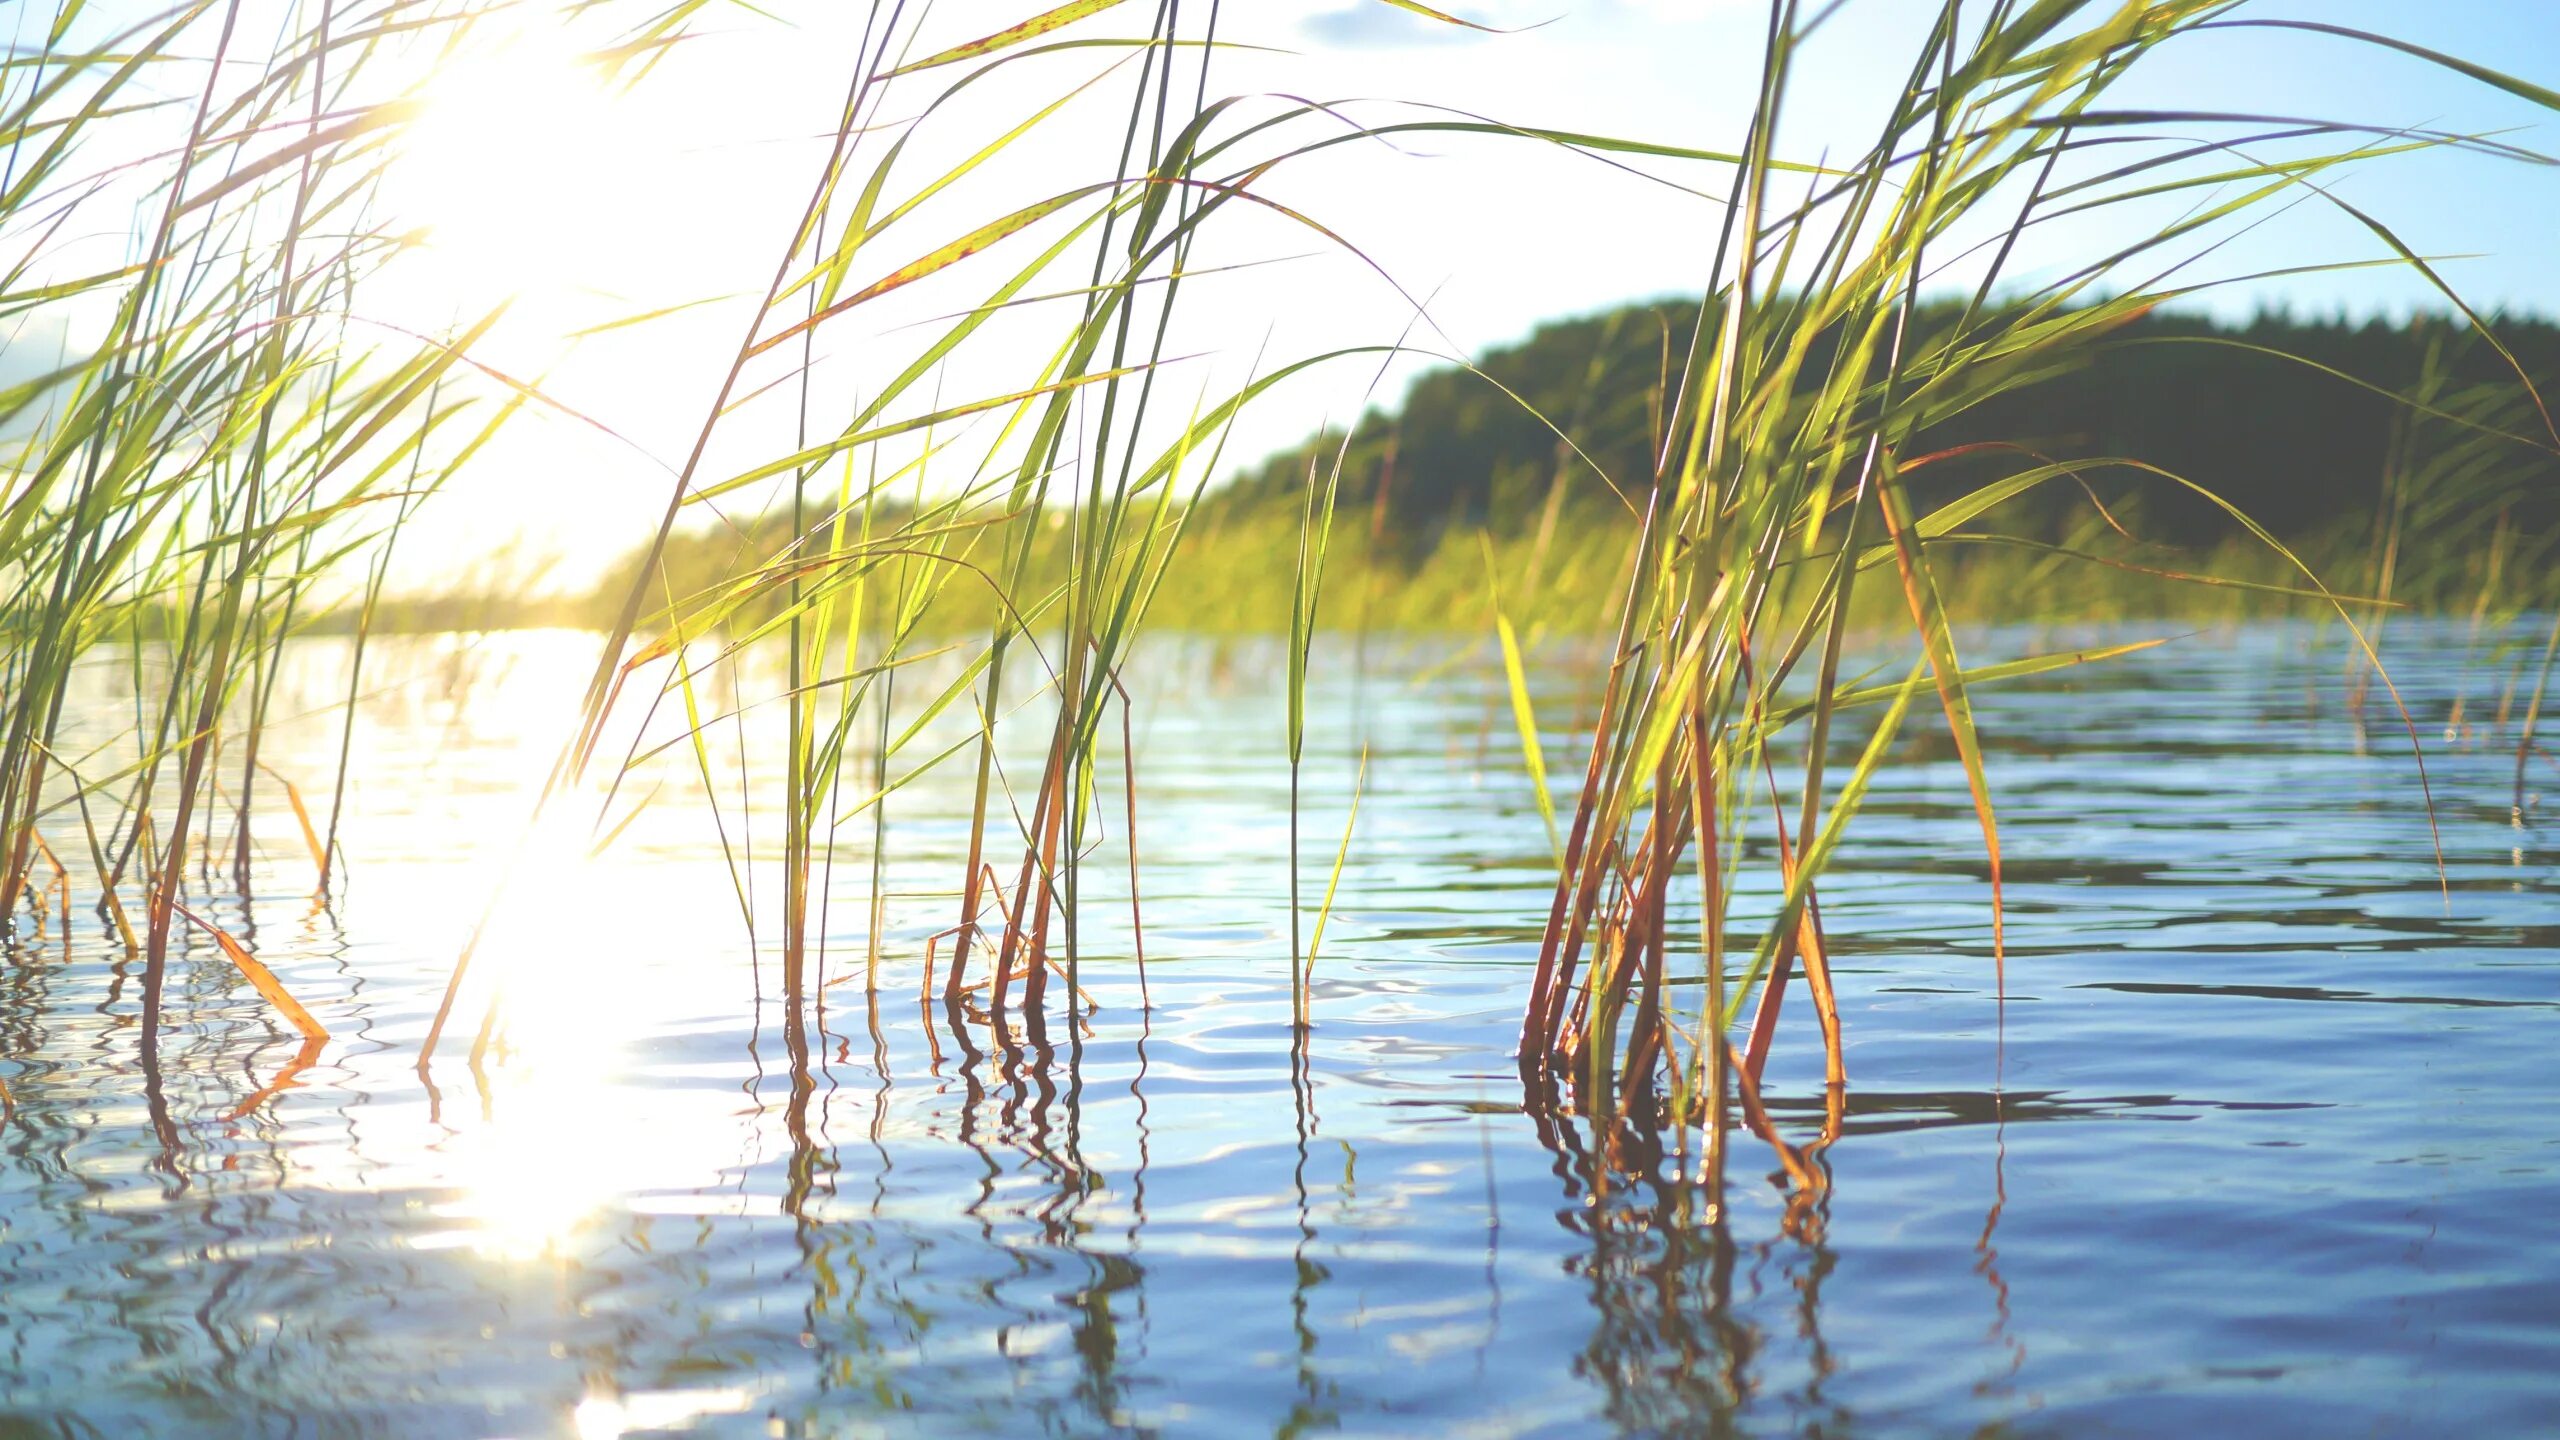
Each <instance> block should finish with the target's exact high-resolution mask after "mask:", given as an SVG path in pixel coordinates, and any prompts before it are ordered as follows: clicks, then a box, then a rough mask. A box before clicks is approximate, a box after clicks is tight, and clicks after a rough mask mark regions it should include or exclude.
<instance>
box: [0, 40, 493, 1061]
mask: <svg viewBox="0 0 2560 1440" xmlns="http://www.w3.org/2000/svg"><path fill="white" fill-rule="evenodd" d="M51 9H52V12H53V15H52V19H51V21H50V23H49V24H48V25H46V26H44V27H43V28H42V30H41V33H40V34H39V35H35V36H33V38H34V39H35V40H36V46H35V48H34V49H33V50H32V51H30V52H26V53H17V54H13V55H12V57H11V59H10V63H9V67H8V70H7V74H6V79H5V81H0V243H4V244H5V245H6V248H7V253H8V255H9V257H10V258H9V259H8V261H7V262H6V264H7V267H8V268H7V270H6V272H5V279H0V291H5V300H0V307H5V310H6V313H7V316H8V318H9V323H10V324H11V325H12V327H13V330H14V337H15V338H14V339H13V341H12V358H13V359H16V358H17V357H18V356H20V355H23V354H26V353H28V350H27V349H25V348H20V345H21V342H25V343H26V344H27V345H28V346H29V347H32V346H33V345H35V344H39V343H42V338H43V337H45V336H46V335H48V334H51V335H54V336H56V337H58V340H57V341H56V342H55V345H54V348H55V349H56V350H57V352H58V353H57V354H55V355H54V356H52V357H50V363H46V364H43V365H41V366H39V367H38V369H37V370H36V371H35V373H33V374H31V375H27V376H25V377H24V378H21V379H19V380H18V381H17V382H16V383H14V384H12V385H10V386H8V387H7V388H6V389H5V390H0V433H5V434H6V435H7V437H8V438H7V440H6V442H5V448H0V582H5V591H6V593H7V594H8V595H9V597H10V598H9V600H8V601H7V602H6V604H5V606H0V696H4V697H5V700H0V732H5V733H0V917H14V915H15V914H16V911H17V909H18V906H19V903H20V901H21V899H22V897H25V896H26V895H28V894H29V892H30V885H31V882H32V881H33V880H34V878H35V877H37V876H38V875H39V874H40V873H41V872H40V871H39V870H38V868H37V867H38V866H39V865H40V864H41V865H44V866H47V867H54V866H55V865H56V862H55V861H54V860H53V859H52V858H51V857H52V850H53V849H54V848H55V846H53V845H49V844H48V842H47V840H46V837H45V830H46V828H47V827H48V826H49V825H51V826H56V827H59V828H56V829H55V832H54V834H55V839H56V842H60V841H62V840H64V839H65V838H66V837H68V836H71V835H76V836H77V837H78V845H79V848H82V849H85V851H86V856H85V858H86V860H87V861H88V862H89V864H90V865H91V867H93V874H92V875H91V876H90V877H89V889H90V891H91V893H92V895H93V897H94V899H95V902H96V904H97V906H98V908H99V911H100V914H101V916H102V917H103V918H104V920H105V921H106V922H107V923H108V925H109V926H110V927H111V932H112V933H113V934H115V935H117V936H119V937H120V938H121V939H122V940H123V942H124V943H125V944H126V945H128V946H129V947H131V948H132V949H133V950H135V951H137V952H139V953H140V955H141V957H142V970H141V982H142V983H141V987H140V991H141V1007H142V1026H141V1030H140V1037H141V1046H142V1050H143V1054H144V1058H145V1059H146V1061H148V1060H151V1059H153V1058H154V1056H155V1052H156V1046H157V1043H158V1036H159V1031H160V1028H161V1020H162V1017H161V1002H162V996H163V993H164V989H165V983H166V975H167V969H168V966H169V962H170V958H171V955H172V953H173V950H174V949H175V948H177V946H178V945H179V943H180V937H181V936H182V934H183V933H184V929H185V927H186V926H188V925H195V926H198V927H200V928H204V929H206V930H208V931H210V932H211V934H212V938H213V939H214V940H215V941H216V942H217V943H218V948H219V949H220V950H221V951H222V953H223V954H225V955H226V956H227V957H229V958H230V959H231V960H232V961H233V962H235V963H236V964H237V965H238V967H239V968H240V970H241V971H242V972H243V974H244V976H245V978H247V979H248V980H249V981H250V982H251V983H252V984H254V985H255V986H256V987H257V988H258V989H259V990H260V991H261V992H263V993H265V994H267V995H268V996H269V998H270V999H272V1000H273V1001H274V1002H275V1003H276V1004H277V1006H278V1007H279V1008H280V1009H281V1010H282V1011H283V1012H284V1013H285V1015H286V1016H287V1017H288V1019H290V1020H291V1021H292V1023H293V1024H294V1025H295V1026H296V1027H297V1028H299V1029H300V1030H302V1031H303V1033H304V1034H305V1035H306V1036H317V1035H319V1034H321V1033H324V1031H323V1027H322V1026H321V1025H320V1023H319V1022H318V1021H317V1020H316V1019H314V1018H312V1017H311V1016H310V1014H309V1013H308V1012H306V1011H304V1010H303V1009H302V1007H301V1006H299V1005H298V1004H296V1003H294V1001H293V999H292V997H291V996H289V995H287V994H285V992H284V990H283V987H282V986H281V984H279V983H278V982H277V981H276V980H275V978H274V977H273V976H272V975H270V974H268V973H267V972H266V971H265V970H264V969H263V968H262V967H260V966H259V965H258V964H257V962H256V960H255V959H254V958H253V957H252V956H250V954H249V953H248V951H247V950H246V948H245V947H243V946H241V945H240V944H238V943H237V942H236V941H234V940H233V939H232V938H231V937H230V936H228V935H227V934H224V933H222V932H221V931H219V930H218V929H216V928H214V927H213V926H212V925H211V924H210V922H207V921H204V920H201V919H199V918H198V915H197V913H196V912H195V911H193V910H191V909H189V908H188V906H187V905H186V904H185V903H184V902H185V900H186V897H187V896H188V894H189V892H190V891H191V889H193V890H201V889H202V888H204V887H208V886H212V885H214V884H216V883H217V882H215V881H214V880H213V878H212V874H213V871H212V862H213V861H214V859H215V858H216V856H217V855H218V854H219V855H222V856H224V858H227V859H228V860H229V862H230V867H229V868H230V870H231V878H232V884H233V885H234V886H235V887H236V888H238V889H241V890H243V891H245V890H246V889H247V887H248V886H249V885H250V883H251V880H250V872H251V864H252V858H253V852H252V824H251V817H252V815H253V813H254V812H255V810H256V808H257V806H258V805H259V803H260V802H261V801H262V800H264V799H267V798H268V797H270V796H272V795H273V794H275V793H276V792H277V791H279V790H280V791H282V792H283V794H284V796H285V799H286V801H287V802H288V804H289V805H290V807H291V808H292V810H293V811H294V813H295V817H296V828H298V829H299V831H300V832H301V835H302V838H303V843H304V844H306V845H307V846H308V847H309V848H310V849H311V851H312V859H313V862H314V865H315V868H316V869H317V871H318V872H319V873H318V876H317V884H318V886H319V887H320V888H321V889H322V890H323V891H324V892H325V891H326V889H327V887H328V884H329V878H328V868H329V859H330V856H331V855H332V853H333V847H334V843H335V839H336V833H337V829H338V818H339V817H338V810H339V803H338V799H333V800H332V802H331V805H330V807H329V812H328V818H327V822H326V827H325V829H326V833H325V835H324V833H323V828H322V826H321V824H320V823H319V822H318V821H316V820H315V819H314V817H313V815H312V814H311V811H310V809H309V807H308V806H307V805H306V804H305V802H304V799H303V796H302V793H301V789H300V787H299V786H298V785H296V784H295V783H294V782H292V781H291V780H289V779H285V778H284V777H279V776H276V775H275V774H274V773H273V771H272V769H271V767H270V766H269V764H268V763H267V761H266V760H265V759H263V758H262V755H261V740H262V737H263V736H264V734H265V731H266V728H267V726H268V723H269V719H270V706H271V703H272V701H273V698H274V696H275V693H276V683H277V675H278V673H279V669H280V665H279V657H280V655H281V652H282V648H283V647H284V645H285V644H286V643H287V642H288V641H289V640H290V639H291V637H293V636H294V635H295V634H296V633H298V632H299V631H301V630H302V629H304V628H305V627H306V626H307V625H308V624H309V623H310V622H311V621H312V619H313V618H314V617H315V615H316V614H317V612H318V611H319V610H320V609H321V607H322V605H323V604H324V603H327V602H326V600H325V598H316V597H322V592H323V590H324V589H325V586H326V584H327V581H328V579H329V577H331V576H332V575H334V574H341V573H346V572H354V573H356V574H359V575H364V574H370V576H371V583H370V584H367V585H363V586H361V587H360V588H362V589H363V590H364V592H365V594H366V597H367V598H366V605H367V607H368V608H369V607H370V605H371V603H372V601H373V599H374V598H377V597H378V594H379V583H380V578H381V575H382V565H383V563H384V559H385V557H386V556H387V554H388V550H389V547H390V543H391V539H392V537H393V536H394V535H395V534H396V532H397V529H398V526H399V518H400V517H402V516H405V515H406V514H407V513H408V511H409V509H410V508H411V506H412V505H413V504H414V503H415V502H416V501H417V499H418V498H419V497H421V496H424V495H425V494H427V493H429V492H431V491H433V490H434V489H436V488H437V487H438V485H439V484H441V483H442V481H443V479H444V477H445V476H446V475H447V474H449V473H450V472H451V470H452V468H453V467H454V466H455V465H457V464H459V463H460V462H461V461H462V460H463V459H464V458H467V456H468V455H469V454H470V452H471V451H472V450H473V449H474V448H476V445H477V444H478V442H479V441H480V440H485V439H486V438H487V435H488V433H489V432H490V430H492V429H493V428H494V427H495V426H496V425H497V424H498V423H500V422H501V421H503V419H504V418H505V416H506V415H508V414H511V413H513V410H514V408H515V406H514V405H513V404H512V403H508V404H504V405H500V406H498V407H495V410H494V411H493V410H491V409H490V408H489V407H486V406H478V407H477V408H478V409H479V410H480V413H479V415H478V417H477V418H476V419H470V418H466V417H469V416H470V415H471V411H472V410H473V408H475V404H474V397H466V396H465V395H463V394H461V393H460V392H459V390H458V389H455V390H449V389H448V381H450V380H452V379H453V378H454V377H455V376H456V375H457V374H469V373H470V371H469V369H468V367H467V366H466V365H465V364H464V356H465V355H466V353H467V352H468V350H469V349H470V348H471V346H472V345H473V344H474V343H475V342H476V341H477V340H478V339H479V338H480V337H481V336H482V335H483V334H485V332H486V331H487V329H488V328H489V326H490V325H491V324H492V323H493V322H494V321H495V320H496V319H497V314H496V313H495V312H494V311H493V312H491V313H487V314H482V315H475V316H466V317H464V319H463V320H462V322H461V323H459V324H457V325H456V326H454V327H453V329H452V330H451V331H450V332H449V333H443V334H439V335H435V336H417V335H410V334H406V333H402V332H399V331H397V330H393V329H387V328H385V327H383V326H380V325H368V324H367V323H366V322H365V320H364V319H363V313H364V312H363V309H362V307H361V306H360V304H359V303H358V301H357V299H356V296H357V293H358V291H359V288H360V287H361V286H362V285H363V284H364V283H365V282H367V281H368V280H369V279H370V278H371V277H373V276H374V275H375V274H376V273H377V272H378V271H379V270H380V268H381V267H382V266H383V265H384V264H385V263H386V262H387V261H390V260H392V259H393V258H395V257H396V256H397V255H398V254H399V253H400V252H401V251H402V250H403V249H404V248H405V247H406V246H407V245H408V244H409V243H410V242H409V240H408V239H406V238H404V237H403V236H401V235H398V234H395V233H393V232H391V231H390V230H389V229H388V228H386V226H385V225H384V224H382V223H381V222H379V221H378V220H377V218H376V212H377V209H378V204H377V202H378V200H379V198H380V192H381V188H382V181H383V178H384V176H385V174H386V167H387V166H388V165H389V164H390V163H392V160H391V157H392V156H393V155H394V154H396V151H397V144H396V137H397V136H398V135H399V133H400V132H401V130H402V128H403V127H404V126H405V125H407V124H409V123H410V122H411V121H412V120H414V118H415V117H416V115H417V113H418V105H417V102H416V97H415V96H414V94H412V93H410V92H408V91H405V90H395V89H386V84H385V78H384V77H385V76H386V74H388V73H396V72H398V71H400V70H401V69H402V67H401V66H399V65H391V66H385V65H383V64H380V63H378V62H380V61H382V60H384V59H385V58H388V57H391V56H393V55H394V53H395V52H407V53H412V54H414V53H418V52H421V51H423V52H429V53H432V52H434V51H436V50H437V49H439V48H440V47H443V46H446V45H449V44H452V43H454V42H455V41H456V40H457V39H458V38H459V37H460V36H461V35H463V34H464V33H466V32H467V31H468V30H469V29H470V28H471V26H472V24H473V23H475V19H476V17H475V16H474V15H472V14H471V13H470V12H467V11H465V12H457V13H451V14H443V15H435V16H428V15H420V16H417V17H414V18H404V19H403V20H401V21H400V22H399V23H387V22H386V21H385V20H384V18H383V16H382V15H381V14H379V13H378V12H376V11H375V10H373V9H371V8H368V7H362V6H357V5H351V4H339V3H319V4H314V5H306V6H302V7H299V8H298V10H297V11H296V14H295V17H294V19H293V23H292V24H291V25H290V26H289V27H288V28H287V29H286V31H285V33H284V34H282V35H281V36H278V37H275V38H273V39H272V41H271V42H270V40H269V36H268V34H267V33H264V32H267V31H268V30H269V25H268V22H266V21H263V20H258V19H256V18H255V17H254V16H244V10H245V9H246V7H244V6H243V5H241V4H239V3H237V0H232V3H216V0H191V3H187V4H183V5H178V6H175V7H172V8H170V9H167V10H165V11H161V12H158V13H155V14H153V15H152V16H150V17H149V18H146V19H144V20H141V21H140V22H138V23H129V24H128V23H126V22H124V21H122V20H117V19H114V18H112V17H107V16H104V15H101V14H100V13H98V12H97V11H96V9H95V7H83V6H80V5H77V4H73V5H64V6H55V7H51ZM119 26H122V28H117V27H119ZM252 26H254V27H255V28H256V29H258V30H259V31H260V32H262V33H260V34H258V35H254V36H253V35H252V34H250V33H249V30H250V28H251V27H252ZM387 142H388V143H387ZM128 215H130V216H132V217H134V219H133V223H132V224H130V225H128V224H127V223H126V217H127V216H128ZM118 234H122V235H123V236H124V237H125V238H124V241H123V245H122V250H121V253H112V252H111V249H110V248H108V247H102V246H100V245H99V244H97V243H95V237H97V236H100V235H109V236H112V235H118ZM74 337H76V341H75V338H74ZM475 429H476V431H477V433H476V434H472V433H469V432H471V431H473V430H475ZM118 666H121V667H123V668H124V669H125V670H127V672H128V673H129V676H130V681H131V684H132V687H133V690H134V692H135V694H136V695H137V696H138V697H139V701H138V703H137V704H136V705H135V707H134V710H133V716H132V721H131V723H130V725H129V727H128V728H127V729H126V730H125V731H124V732H122V733H121V734H119V735H116V736H114V737H113V738H112V739H110V740H108V741H106V742H104V743H102V744H96V745H93V746H91V747H90V748H87V749H85V750H80V751H76V752H74V751H71V750H67V749H66V742H65V736H66V735H67V734H71V733H75V729H74V727H75V726H79V725H81V724H82V723H83V722H88V721H92V720H94V719H95V718H96V717H94V716H90V715H86V714H78V713H74V712H73V710H72V707H73V706H74V705H75V704H77V703H78V701H77V700H76V698H75V696H76V692H79V691H80V689H81V686H82V684H83V682H82V680H81V678H80V677H82V675H83V674H84V673H85V672H87V671H90V670H92V669H95V668H98V667H109V668H112V667H118ZM354 683H355V682H354V681H353V679H352V678H351V683H350V690H349V692H348V693H349V697H350V699H351V700H352V697H353V695H354V693H355V691H354V689H353V684H354ZM67 721H68V722H69V723H67ZM226 777H227V783H226ZM343 778H344V777H343V774H342V775H341V776H340V777H339V792H338V796H339V799H342V798H343ZM218 818H220V819H227V821H228V823H229V827H230V832H229V835H228V836H227V837H226V838H217V834H216V821H217V819H218ZM74 821H76V827H75V826H74V824H73V822H74ZM137 912H138V913H137Z"/></svg>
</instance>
